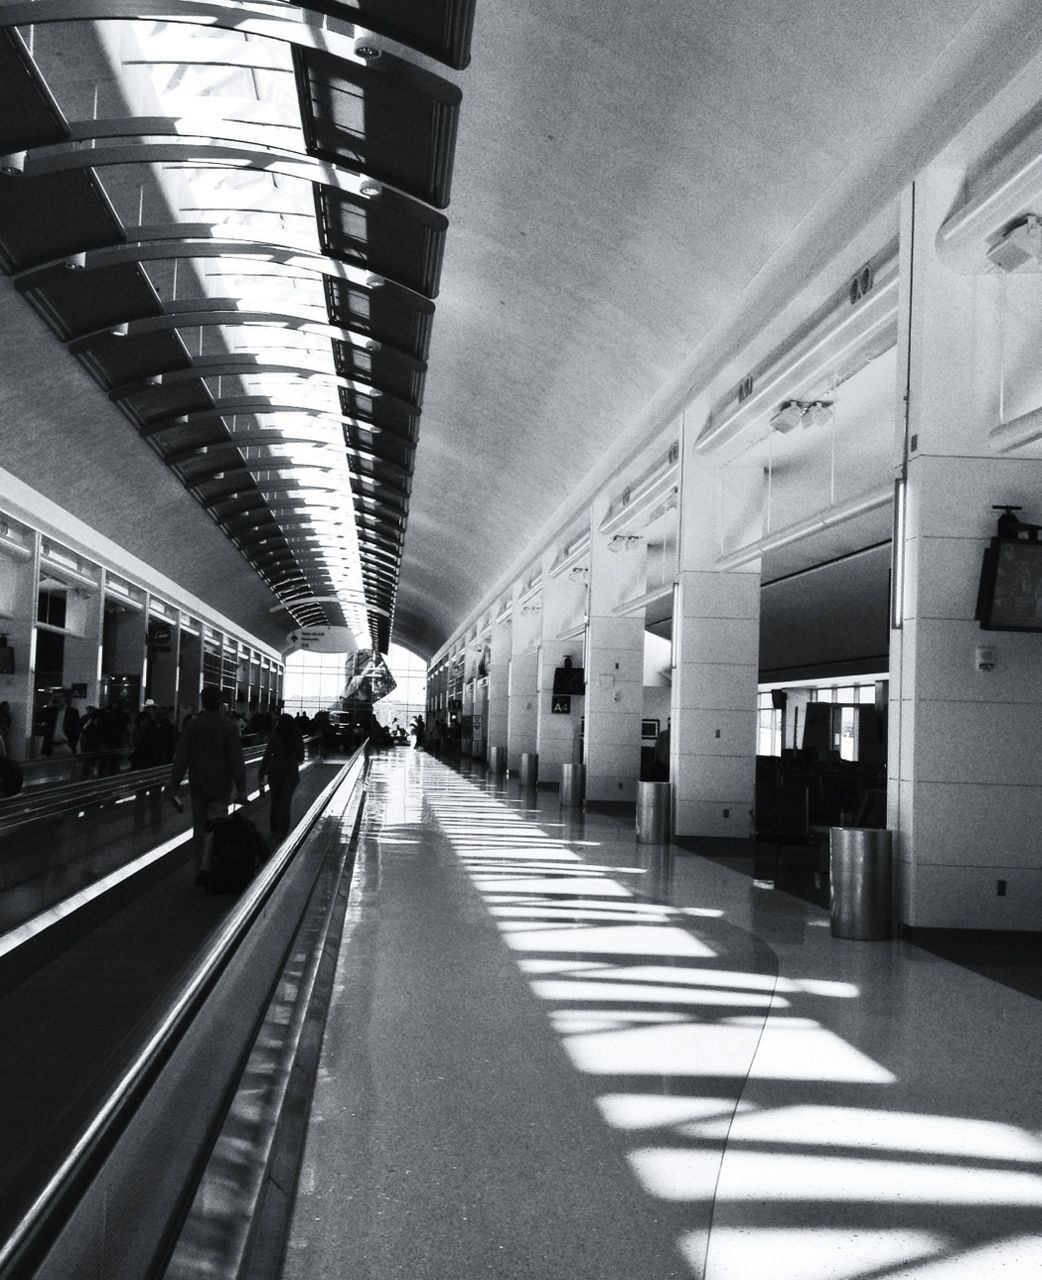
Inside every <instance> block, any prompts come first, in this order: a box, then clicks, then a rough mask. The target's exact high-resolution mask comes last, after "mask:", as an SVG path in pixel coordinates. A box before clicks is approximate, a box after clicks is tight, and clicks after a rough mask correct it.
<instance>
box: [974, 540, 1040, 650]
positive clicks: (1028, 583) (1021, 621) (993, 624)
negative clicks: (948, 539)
mask: <svg viewBox="0 0 1042 1280" xmlns="http://www.w3.org/2000/svg"><path fill="white" fill-rule="evenodd" d="M977 618H978V620H979V621H980V624H981V629H982V630H984V631H1042V542H1029V541H1027V540H1026V539H1023V538H992V540H991V545H990V546H989V547H988V549H987V551H985V553H984V563H983V564H982V566H981V577H980V588H979V590H978V593H977Z"/></svg>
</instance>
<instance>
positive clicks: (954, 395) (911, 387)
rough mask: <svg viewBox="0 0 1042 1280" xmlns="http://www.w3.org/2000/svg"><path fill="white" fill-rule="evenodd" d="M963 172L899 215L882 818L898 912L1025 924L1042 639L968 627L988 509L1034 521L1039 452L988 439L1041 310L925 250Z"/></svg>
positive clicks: (927, 189)
mask: <svg viewBox="0 0 1042 1280" xmlns="http://www.w3.org/2000/svg"><path fill="white" fill-rule="evenodd" d="M962 180H963V175H962V173H961V172H960V171H955V170H936V169H935V170H933V171H931V172H929V173H927V174H926V175H925V176H924V177H923V178H921V179H920V180H918V181H917V182H916V185H915V190H914V193H913V192H909V193H908V194H907V196H906V198H905V202H904V210H903V219H902V282H903V284H904V287H905V300H904V302H903V304H902V306H901V308H900V313H901V314H902V316H904V315H907V313H908V310H909V307H908V298H909V294H908V287H909V285H910V286H911V301H912V306H911V323H910V327H909V326H905V327H904V329H903V331H902V335H901V340H902V349H907V351H908V393H909V394H908V421H907V430H905V424H904V420H903V419H904V413H903V405H902V412H901V421H900V427H901V430H900V432H899V441H898V446H899V447H898V449H897V450H895V452H896V453H897V455H898V457H899V458H900V456H901V454H906V458H907V461H906V471H907V478H906V491H905V492H906V497H905V512H904V537H903V539H902V541H901V543H900V545H899V546H898V547H897V548H896V554H897V556H898V572H897V573H896V575H895V578H896V580H897V581H898V582H901V583H903V591H902V592H901V598H900V601H899V604H900V618H899V619H895V621H897V620H899V621H900V626H898V627H895V629H894V630H892V631H891V659H890V741H889V768H888V787H889V795H888V825H889V826H890V827H891V828H892V829H893V830H894V838H895V845H896V849H895V853H896V857H897V872H898V908H899V916H900V920H901V922H902V923H904V924H906V925H912V926H918V927H927V928H986V929H1011V930H1016V929H1037V928H1038V921H1039V919H1040V918H1042V849H1040V847H1039V842H1038V815H1039V812H1040V811H1042V776H1040V773H1039V766H1038V761H1039V759H1040V758H1042V664H1040V660H1039V659H1040V653H1042V636H1040V635H1037V634H1029V633H1014V632H990V631H982V630H981V629H980V625H979V623H978V622H977V621H976V620H975V618H974V612H975V606H976V596H977V586H978V581H979V576H980V567H981V557H982V553H983V551H984V549H985V547H986V545H987V543H988V540H989V539H990V538H991V537H992V535H993V534H994V533H995V531H996V518H997V516H998V512H996V511H994V510H992V506H993V505H994V504H1002V503H1009V504H1014V505H1020V506H1022V507H1023V508H1024V509H1023V511H1022V512H1021V513H1020V515H1021V518H1022V519H1024V520H1027V521H1029V522H1032V523H1036V524H1037V523H1040V522H1042V461H1039V460H1038V459H1037V458H1031V457H1024V456H1018V454H1017V453H1016V452H1012V453H1010V454H1008V455H1005V456H1003V455H999V454H997V453H995V451H994V450H993V449H992V448H991V445H990V444H989V442H988V432H989V430H991V429H992V428H994V427H996V426H997V425H998V423H999V421H1000V417H1001V414H1002V400H1001V393H1002V384H1003V376H1004V375H1003V349H1002V335H1003V331H1004V329H1005V332H1006V342H1007V350H1010V349H1012V348H1013V339H1014V338H1015V337H1019V338H1020V339H1021V340H1023V339H1024V337H1025V336H1027V337H1029V338H1034V341H1035V342H1036V343H1037V336H1036V331H1035V329H1033V327H1032V326H1033V325H1035V321H1034V319H1033V316H1034V315H1035V314H1037V313H1035V312H1034V309H1033V308H1029V307H1021V308H1018V309H1016V310H1012V309H1009V305H1008V304H1009V302H1010V301H1012V299H1010V298H1007V297H1006V295H1007V293H1010V292H1012V291H1013V290H1015V289H1017V288H1019V287H1021V286H1020V283H1019V282H1018V278H1016V277H1011V278H1010V279H1009V280H1006V279H1004V278H1003V277H1001V276H997V275H985V274H983V261H982V273H981V274H975V275H957V274H955V273H954V272H952V271H951V270H950V269H949V268H948V267H947V266H946V265H945V264H944V263H943V262H942V261H941V260H940V259H939V258H938V255H937V252H936V248H935V237H936V235H937V231H938V229H939V227H940V226H941V225H942V223H943V222H944V220H945V219H946V218H947V217H948V215H949V213H950V210H951V209H952V207H953V206H954V205H955V204H956V203H957V202H958V199H959V197H960V194H961V191H962ZM913 199H914V256H913V254H912V252H911V249H912V246H913V240H912V236H913V232H912V224H913V219H912V213H913V208H912V201H913ZM983 252H984V246H983V245H982V247H981V253H982V259H983ZM1004 310H1005V314H1003V313H1004ZM1015 326H1022V329H1021V331H1020V332H1019V333H1018V332H1016V330H1015V328H1014V327H1015ZM1037 327H1038V328H1042V324H1040V325H1038V326H1037ZM905 344H906V345H905ZM901 390H902V391H903V388H902V389H901ZM1019 390H1020V387H1019V384H1018V385H1013V384H1011V385H1010V386H1009V387H1008V388H1007V391H1008V393H1009V394H1010V395H1011V396H1012V395H1014V394H1016V393H1018V391H1019ZM978 646H988V647H991V648H994V649H995V651H996V665H995V668H994V670H993V671H988V672H985V671H980V670H978V669H977V667H976V663H975V654H976V649H977V647H978Z"/></svg>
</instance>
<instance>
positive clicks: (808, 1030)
mask: <svg viewBox="0 0 1042 1280" xmlns="http://www.w3.org/2000/svg"><path fill="white" fill-rule="evenodd" d="M719 848H720V846H719V845H715V846H714V844H713V842H708V841H707V842H704V843H703V845H702V850H703V852H705V853H709V854H718V853H719ZM741 865H742V860H741V859H740V858H737V857H736V858H735V859H734V865H733V866H727V865H723V864H722V862H721V861H720V860H717V861H713V860H710V858H707V857H703V856H700V854H699V853H696V852H693V851H692V850H691V849H685V848H680V847H677V846H673V847H671V846H659V845H639V844H637V843H636V840H635V837H634V833H633V831H632V828H631V826H630V825H629V823H628V822H627V821H625V820H623V819H622V818H620V817H616V816H614V815H612V814H607V813H596V812H591V813H588V814H585V815H583V814H582V813H581V812H579V811H576V810H570V809H566V808H563V807H561V806H560V805H559V802H558V797H557V796H556V795H555V794H549V795H548V794H547V793H546V792H536V791H528V792H522V791H520V789H519V788H518V786H517V784H516V782H514V781H510V782H505V783H504V782H498V783H497V782H495V781H493V780H492V779H491V778H489V779H486V776H485V774H484V772H481V771H478V770H475V771H474V772H473V773H472V774H469V775H468V774H467V773H466V772H464V773H463V774H461V773H458V772H456V771H455V770H452V769H450V768H448V767H446V766H445V765H444V764H442V763H440V762H439V761H437V760H436V759H434V758H432V757H430V756H427V755H424V754H422V753H417V752H412V751H404V750H399V751H395V752H391V753H387V754H384V755H379V756H376V757H374V759H373V762H372V765H371V772H370V778H369V787H368V796H367V802H366V812H365V816H364V820H363V827H362V831H361V835H360V842H359V848H358V854H357V859H356V865H355V872H354V880H353V884H352V890H351V897H350V904H349V908H348V921H347V926H346V929H345V933H344V941H343V946H342V949H341V953H340V958H339V965H338V972H337V979H336V992H337V995H336V999H335V1000H334V1003H333V1007H332V1011H331V1014H330V1022H329V1025H328V1027H327V1030H326V1037H325V1043H324V1048H323V1054H322V1061H321V1064H320V1069H319V1080H318V1086H317V1090H316V1094H315V1098H314V1102H313V1110H312V1116H311V1124H310V1132H309V1137H308V1143H307V1150H306V1154H305V1160H304V1165H303V1168H302V1171H301V1177H300V1187H299V1191H298V1200H297V1206H296V1213H295V1220H294V1225H293V1231H292V1236H291V1240H290V1245H289V1250H288V1259H287V1263H286V1269H285V1276H286V1277H287V1280H305V1277H307V1278H308V1280H321V1278H324V1277H333V1276H337V1277H340V1276H351V1277H352V1280H384V1278H385V1277H391V1276H400V1275H409V1276H413V1277H417V1278H419V1280H426V1278H428V1277H429V1278H431V1280H433V1278H434V1277H444V1276H445V1275H448V1274H456V1275H461V1276H496V1277H522V1276H524V1277H526V1278H527V1280H531V1278H533V1277H535V1278H538V1280H543V1278H544V1277H545V1278H546V1280H550V1278H551V1277H553V1278H555V1280H556V1278H557V1277H564V1276H567V1277H569V1278H572V1277H575V1278H576V1280H578V1278H580V1277H583V1278H585V1277H590V1280H593V1278H594V1277H596V1278H597V1280H615V1278H616V1277H618V1278H619V1280H622V1278H623V1277H633V1276H636V1275H638V1274H639V1275H644V1276H648V1277H656V1280H657V1278H660V1277H705V1278H706V1280H746V1278H747V1277H750V1276H754V1275H755V1276H757V1277H763V1278H764V1280H785V1278H795V1277H799V1278H800V1280H818V1278H819V1277H820V1278H821V1280H825V1278H826V1277H828V1278H839V1277H843V1278H844V1280H855V1278H860V1280H869V1278H871V1280H883V1278H884V1277H885V1278H887V1280H890V1278H894V1280H896V1278H897V1277H901V1278H902V1280H906V1278H913V1277H914V1278H915V1280H963V1278H964V1277H965V1278H967V1280H968V1278H969V1277H974V1280H977V1278H979V1277H985V1276H992V1275H998V1274H1003V1275H1006V1274H1008V1275H1010V1276H1016V1277H1028V1276H1034V1275H1042V1140H1040V1137H1039V1135H1038V1134H1037V1132H1036V1130H1035V1128H1034V1119H1033V1118H1034V1117H1035V1116H1036V1115H1037V1106H1038V1091H1039V1086H1038V1084H1037V1081H1035V1080H1034V1078H1030V1079H1025V1078H1023V1074H1022V1071H1021V1069H1020V1068H1018V1067H1017V1066H1016V1064H1018V1063H1021V1064H1022V1063H1024V1062H1027V1061H1031V1058H1032V1054H1033V1046H1034V1045H1036V1044H1037V1043H1038V1036H1039V1031H1040V1029H1042V1006H1040V1005H1039V1003H1038V1001H1037V1000H1035V999H1032V998H1031V997H1029V996H1027V995H1024V994H1021V993H1019V992H1016V991H1013V990H1010V989H1008V988H1007V987H1006V986H1003V985H1000V984H998V983H996V982H993V981H990V980H989V979H987V978H984V977H981V976H979V975H977V974H974V973H970V972H968V971H967V970H965V969H963V968H960V967H958V966H956V965H953V964H951V963H949V962H947V961H945V960H942V959H940V958H938V957H936V956H934V955H932V954H930V953H928V952H926V951H924V950H922V949H920V948H918V947H917V946H915V945H913V944H911V943H909V942H905V941H899V940H895V941H892V942H870V943H866V942H852V941H842V940H839V939H833V938H832V937H831V934H830V931H829V921H828V915H827V913H826V912H825V911H823V910H821V909H820V908H818V907H815V906H812V905H809V904H807V903H804V902H802V901H800V900H798V899H796V898H794V897H791V896H789V895H788V894H785V893H782V892H778V891H775V890H773V889H772V888H770V887H768V886H767V885H765V884H764V883H762V882H757V881H754V880H753V879H751V878H750V877H749V876H748V875H747V874H745V872H744V871H743V870H742V869H741Z"/></svg>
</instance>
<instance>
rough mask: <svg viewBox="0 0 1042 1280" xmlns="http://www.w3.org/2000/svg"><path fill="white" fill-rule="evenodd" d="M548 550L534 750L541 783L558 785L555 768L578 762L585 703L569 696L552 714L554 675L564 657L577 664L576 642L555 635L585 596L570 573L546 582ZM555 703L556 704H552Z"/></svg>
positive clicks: (582, 578)
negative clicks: (565, 709)
mask: <svg viewBox="0 0 1042 1280" xmlns="http://www.w3.org/2000/svg"><path fill="white" fill-rule="evenodd" d="M553 559H554V549H553V548H551V549H550V550H549V551H548V552H547V553H546V557H545V561H544V566H543V569H544V578H543V612H542V633H541V634H542V643H541V646H540V658H539V704H538V722H537V741H538V744H539V745H538V750H539V776H540V778H541V779H542V781H543V782H544V783H549V784H553V785H555V786H556V785H559V784H560V781H561V765H563V764H570V763H578V761H579V740H580V736H581V735H580V726H581V724H582V717H583V707H584V703H585V698H582V697H580V696H579V695H577V694H572V695H571V696H570V697H569V699H568V704H567V705H568V706H569V711H568V713H567V714H563V713H556V712H555V711H554V707H555V705H556V704H555V700H554V694H553V688H554V672H555V670H556V669H557V668H558V667H561V666H564V659H565V657H569V658H571V660H572V665H573V666H576V667H581V666H582V665H583V656H582V650H583V642H582V637H581V636H580V637H579V638H577V639H575V640H569V641H562V640H559V639H558V636H559V635H560V633H561V631H562V630H563V629H564V628H565V627H567V626H568V624H569V623H570V622H571V621H572V620H573V618H574V616H575V613H576V607H577V603H580V604H581V601H582V599H583V598H584V597H585V595H586V582H587V578H588V576H589V575H588V574H581V575H578V576H575V577H573V576H572V575H571V574H570V573H568V574H562V575H560V576H559V577H556V578H551V577H550V576H549V574H548V570H549V568H550V565H551V564H552V563H553ZM557 701H558V702H560V700H559V699H558V700H557Z"/></svg>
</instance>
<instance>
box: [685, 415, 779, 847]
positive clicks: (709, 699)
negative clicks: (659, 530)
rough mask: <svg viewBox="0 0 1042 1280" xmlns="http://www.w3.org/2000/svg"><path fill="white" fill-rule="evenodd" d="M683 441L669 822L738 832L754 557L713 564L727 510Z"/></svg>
mask: <svg viewBox="0 0 1042 1280" xmlns="http://www.w3.org/2000/svg"><path fill="white" fill-rule="evenodd" d="M683 447H684V448H685V450H686V451H687V456H686V459H685V467H684V490H683V493H682V494H681V501H682V503H683V519H682V521H681V546H680V564H681V569H680V573H679V577H678V585H677V593H676V599H675V603H674V614H673V663H674V670H673V692H672V704H671V705H672V710H671V713H670V719H671V726H670V744H669V746H670V777H671V779H672V781H673V817H674V830H675V832H676V834H677V835H679V836H723V837H731V838H735V839H746V838H748V836H749V835H750V834H751V832H752V812H753V807H754V804H755V786H756V692H757V685H758V681H759V663H760V562H759V561H758V560H756V561H754V562H752V563H750V564H749V565H747V566H743V567H742V568H741V569H737V570H733V571H729V572H727V573H723V572H721V571H719V570H717V569H716V568H715V562H716V560H717V559H718V557H719V555H720V550H721V547H720V532H719V530H720V529H721V528H722V527H723V522H724V519H725V514H726V513H725V512H724V511H723V509H722V507H723V503H724V487H723V484H722V479H721V475H720V473H719V472H718V471H717V470H716V469H715V468H714V466H713V465H712V463H711V462H710V461H708V460H706V459H704V458H702V457H700V456H698V455H696V454H694V453H693V450H692V442H691V441H690V440H686V439H685V441H684V446H683ZM733 479H734V477H733V476H732V486H733ZM747 480H748V485H747V487H749V486H751V487H752V488H751V492H750V494H747V495H746V497H747V498H751V501H749V502H748V504H747V505H748V507H749V509H751V510H754V511H758V510H759V495H758V488H759V487H760V486H762V477H761V476H760V475H759V474H757V475H750V476H749V477H747ZM750 533H751V536H752V537H756V536H758V530H750Z"/></svg>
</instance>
